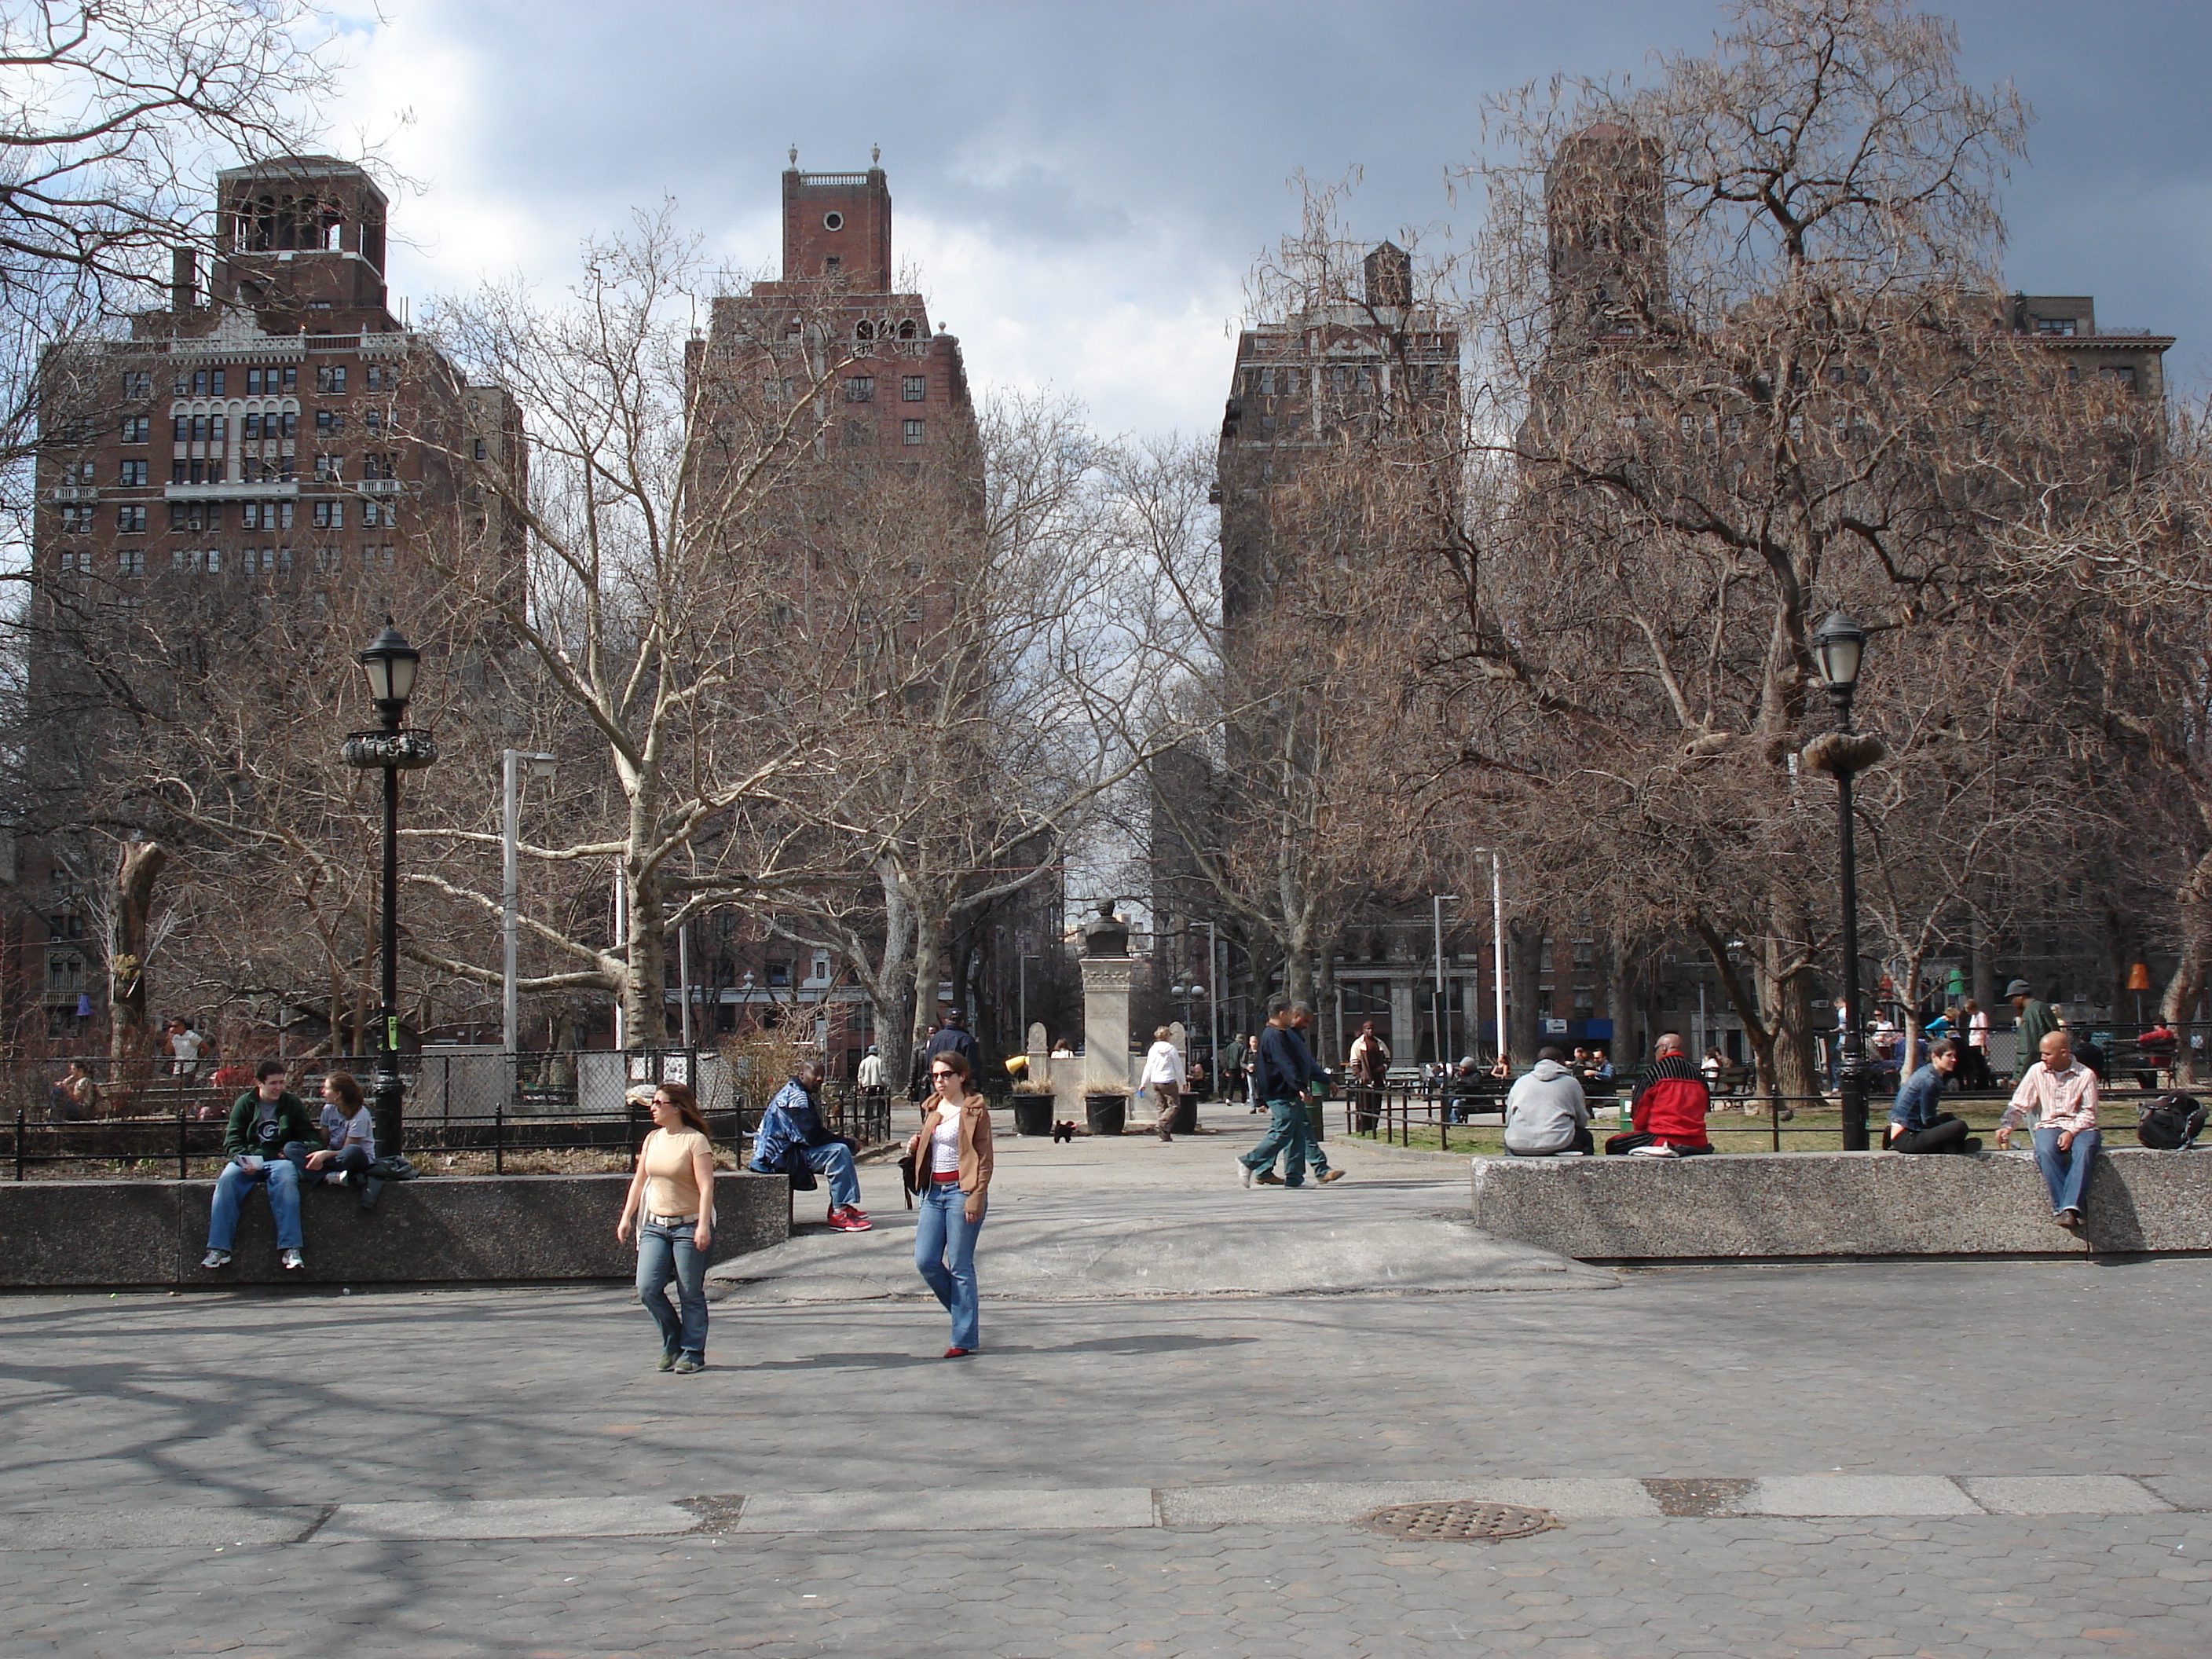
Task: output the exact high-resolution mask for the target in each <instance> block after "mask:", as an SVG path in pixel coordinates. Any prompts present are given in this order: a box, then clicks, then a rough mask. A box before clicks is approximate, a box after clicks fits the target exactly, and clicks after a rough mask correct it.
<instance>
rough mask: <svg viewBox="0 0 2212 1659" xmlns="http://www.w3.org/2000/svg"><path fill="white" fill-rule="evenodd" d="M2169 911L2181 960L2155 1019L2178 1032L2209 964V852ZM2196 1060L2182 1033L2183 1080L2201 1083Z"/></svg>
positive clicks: (2211, 958) (2211, 947) (2211, 907)
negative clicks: (2176, 924)
mask: <svg viewBox="0 0 2212 1659" xmlns="http://www.w3.org/2000/svg"><path fill="white" fill-rule="evenodd" d="M2173 910H2174V915H2176V917H2177V918H2179V921H2180V923H2181V959H2180V960H2179V962H2177V963H2175V964H2174V969H2173V977H2172V979H2170V980H2168V981H2166V993H2165V994H2164V995H2162V996H2161V997H2160V998H2159V1000H2158V1016H2159V1018H2160V1019H2162V1020H2164V1021H2165V1022H2166V1025H2167V1026H2168V1027H2169V1028H2171V1029H2172V1030H2175V1031H2177V1032H2179V1031H2180V1030H2181V1027H2182V1025H2183V1024H2184V1023H2185V1022H2186V1021H2188V1020H2191V1019H2193V1018H2196V1014H2197V999H2198V998H2200V997H2201V996H2203V994H2204V978H2205V972H2206V968H2207V965H2208V963H2212V852H2208V853H2206V854H2204V856H2203V858H2200V859H2199V860H2197V862H2196V863H2195V864H2194V865H2192V866H2191V867H2190V871H2189V873H2188V875H2187V876H2185V878H2183V879H2182V883H2181V885H2180V886H2179V887H2178V888H2176V889H2175V890H2174V895H2173ZM2199 1058H2200V1056H2199V1054H2198V1053H2197V1050H2196V1049H2195V1048H2191V1046H2190V1040H2189V1035H2188V1034H2184V1035H2183V1036H2182V1038H2181V1046H2180V1052H2179V1054H2177V1055H2176V1056H2175V1063H2176V1064H2177V1065H2179V1066H2181V1067H2182V1070H2183V1077H2184V1080H2185V1081H2186V1082H2188V1083H2191V1084H2195V1083H2197V1082H2199V1081H2200V1080H2201V1079H2199V1077H2198V1075H2197V1073H2198V1061H2199Z"/></svg>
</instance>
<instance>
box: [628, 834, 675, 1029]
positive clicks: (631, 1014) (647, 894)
mask: <svg viewBox="0 0 2212 1659" xmlns="http://www.w3.org/2000/svg"><path fill="white" fill-rule="evenodd" d="M623 876H624V881H623V887H624V888H625V890H627V891H628V893H629V915H628V916H627V917H625V918H624V923H625V932H626V933H627V934H628V939H627V941H626V945H625V949H624V953H623V954H624V961H625V963H626V971H625V972H624V974H623V985H622V991H621V996H622V1009H623V1042H625V1044H626V1045H627V1046H629V1048H666V1047H667V1046H668V918H667V914H666V909H665V906H664V905H663V903H662V894H661V889H660V868H659V866H658V865H647V863H645V862H644V860H640V859H632V858H625V859H624V860H623Z"/></svg>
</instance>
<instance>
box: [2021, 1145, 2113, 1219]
mask: <svg viewBox="0 0 2212 1659" xmlns="http://www.w3.org/2000/svg"><path fill="white" fill-rule="evenodd" d="M2103 1139H2104V1137H2103V1136H2101V1135H2100V1134H2099V1133H2097V1132H2096V1131H2095V1130H2094V1129H2084V1130H2082V1131H2081V1133H2079V1134H2077V1135H2075V1137H2074V1144H2073V1145H2072V1146H2069V1147H2068V1148H2067V1149H2066V1150H2065V1151H2064V1152H2060V1151H2059V1150H2058V1131H2057V1130H2056V1129H2038V1130H2037V1131H2036V1132H2035V1167H2036V1168H2037V1169H2039V1170H2042V1171H2043V1184H2044V1185H2045V1186H2046V1187H2048V1188H2051V1209H2052V1210H2053V1211H2058V1210H2079V1209H2080V1208H2081V1194H2084V1193H2086V1192H2087V1191H2088V1190H2089V1169H2090V1166H2091V1165H2092V1164H2095V1163H2096V1161H2097V1148H2098V1146H2100V1144H2102V1142H2103Z"/></svg>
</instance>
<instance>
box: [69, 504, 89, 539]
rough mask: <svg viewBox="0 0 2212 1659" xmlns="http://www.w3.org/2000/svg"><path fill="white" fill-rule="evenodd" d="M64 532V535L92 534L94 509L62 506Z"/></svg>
mask: <svg viewBox="0 0 2212 1659" xmlns="http://www.w3.org/2000/svg"><path fill="white" fill-rule="evenodd" d="M62 534H64V536H89V535H90V534H92V509H91V508H90V507H64V508H62Z"/></svg>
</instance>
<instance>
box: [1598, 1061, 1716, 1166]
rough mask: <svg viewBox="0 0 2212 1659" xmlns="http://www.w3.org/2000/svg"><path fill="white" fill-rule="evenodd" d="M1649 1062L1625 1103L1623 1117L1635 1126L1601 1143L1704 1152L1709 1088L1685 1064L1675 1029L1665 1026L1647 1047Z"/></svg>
mask: <svg viewBox="0 0 2212 1659" xmlns="http://www.w3.org/2000/svg"><path fill="white" fill-rule="evenodd" d="M1651 1054H1652V1060H1651V1064H1650V1066H1649V1067H1648V1068H1647V1069H1646V1070H1645V1072H1644V1076H1643V1078H1642V1079H1641V1080H1640V1081H1639V1082H1638V1084H1637V1085H1636V1097H1635V1099H1634V1100H1633V1101H1632V1102H1631V1103H1630V1104H1629V1108H1628V1121H1630V1122H1631V1123H1632V1124H1634V1125H1635V1126H1636V1127H1634V1128H1632V1129H1627V1130H1624V1131H1623V1132H1622V1133H1620V1134H1617V1135H1614V1136H1613V1137H1612V1138H1611V1139H1608V1140H1607V1142H1606V1143H1605V1149H1606V1151H1607V1152H1628V1153H1633V1154H1636V1155H1638V1156H1640V1157H1644V1158H1668V1157H1673V1158H1691V1157H1694V1156H1696V1155H1697V1154H1699V1153H1700V1152H1711V1151H1712V1149H1713V1143H1712V1142H1711V1140H1709V1139H1706V1136H1705V1113H1706V1111H1707V1110H1708V1109H1710V1108H1711V1105H1712V1101H1713V1097H1712V1091H1711V1090H1709V1089H1707V1088H1706V1087H1705V1079H1703V1078H1702V1077H1700V1076H1699V1075H1698V1068H1697V1067H1696V1066H1692V1064H1690V1056H1689V1050H1688V1049H1687V1048H1686V1047H1685V1046H1684V1044H1683V1042H1682V1034H1681V1033H1680V1031H1668V1033H1666V1035H1664V1036H1662V1037H1661V1038H1660V1039H1659V1041H1658V1042H1657V1043H1656V1045H1655V1046H1654V1047H1653V1048H1652V1050H1651Z"/></svg>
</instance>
